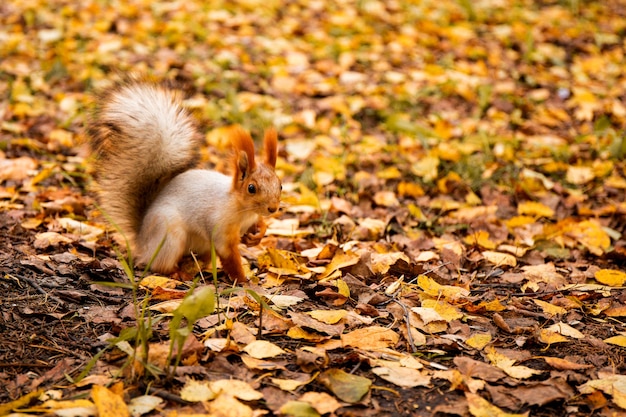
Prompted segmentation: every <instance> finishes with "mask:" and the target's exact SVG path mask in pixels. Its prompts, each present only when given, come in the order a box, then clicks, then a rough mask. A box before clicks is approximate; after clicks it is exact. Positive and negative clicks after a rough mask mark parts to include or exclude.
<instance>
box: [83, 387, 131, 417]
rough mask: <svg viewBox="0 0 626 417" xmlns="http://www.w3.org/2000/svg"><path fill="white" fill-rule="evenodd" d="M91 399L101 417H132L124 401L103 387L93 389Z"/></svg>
mask: <svg viewBox="0 0 626 417" xmlns="http://www.w3.org/2000/svg"><path fill="white" fill-rule="evenodd" d="M91 397H92V398H93V402H94V404H95V405H96V408H97V410H98V416H99V417H125V416H130V413H129V411H128V407H127V406H126V403H124V399H123V398H122V397H121V396H120V395H117V394H115V393H113V391H111V390H110V389H108V388H106V387H103V386H101V385H94V386H93V387H92V388H91Z"/></svg>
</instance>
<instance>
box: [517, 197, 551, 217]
mask: <svg viewBox="0 0 626 417" xmlns="http://www.w3.org/2000/svg"><path fill="white" fill-rule="evenodd" d="M517 213H518V214H519V215H521V216H533V217H552V216H554V210H552V209H551V208H550V207H548V206H546V205H545V204H542V203H538V202H536V201H525V202H522V203H519V205H518V206H517Z"/></svg>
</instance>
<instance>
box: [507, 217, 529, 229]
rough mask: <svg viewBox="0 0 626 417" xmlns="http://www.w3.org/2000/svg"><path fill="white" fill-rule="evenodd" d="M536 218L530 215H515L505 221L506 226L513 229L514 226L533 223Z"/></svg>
mask: <svg viewBox="0 0 626 417" xmlns="http://www.w3.org/2000/svg"><path fill="white" fill-rule="evenodd" d="M535 222H536V220H535V218H534V217H530V216H515V217H511V218H510V219H509V220H507V221H506V227H508V228H509V229H515V228H516V227H522V226H526V225H527V224H533V223H535Z"/></svg>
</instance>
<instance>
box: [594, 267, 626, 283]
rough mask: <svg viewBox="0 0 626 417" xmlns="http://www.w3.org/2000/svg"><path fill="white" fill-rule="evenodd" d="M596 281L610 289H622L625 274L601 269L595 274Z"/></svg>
mask: <svg viewBox="0 0 626 417" xmlns="http://www.w3.org/2000/svg"><path fill="white" fill-rule="evenodd" d="M595 278H596V281H598V282H599V283H601V284H605V285H608V286H611V287H623V286H624V284H625V283H626V274H625V273H623V272H622V271H618V270H615V269H601V270H599V271H597V272H596V273H595Z"/></svg>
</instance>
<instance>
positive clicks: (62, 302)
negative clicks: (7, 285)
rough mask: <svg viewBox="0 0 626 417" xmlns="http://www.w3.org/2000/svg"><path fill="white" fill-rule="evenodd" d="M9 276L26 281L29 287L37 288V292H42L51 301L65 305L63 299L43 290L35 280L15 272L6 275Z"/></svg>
mask: <svg viewBox="0 0 626 417" xmlns="http://www.w3.org/2000/svg"><path fill="white" fill-rule="evenodd" d="M8 276H10V277H15V278H18V279H21V280H23V281H26V282H27V283H28V284H29V285H30V286H31V287H33V288H34V289H35V290H37V292H39V293H40V294H43V295H45V296H46V298H47V299H50V300H52V301H54V302H55V303H57V304H59V305H60V306H62V307H65V301H63V300H61V299H60V298H59V297H56V296H54V295H50V294H48V293H47V292H46V290H44V289H43V288H41V285H39V284H38V283H37V282H36V281H35V280H33V279H31V278H28V277H25V276H23V275H17V274H11V275H8Z"/></svg>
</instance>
